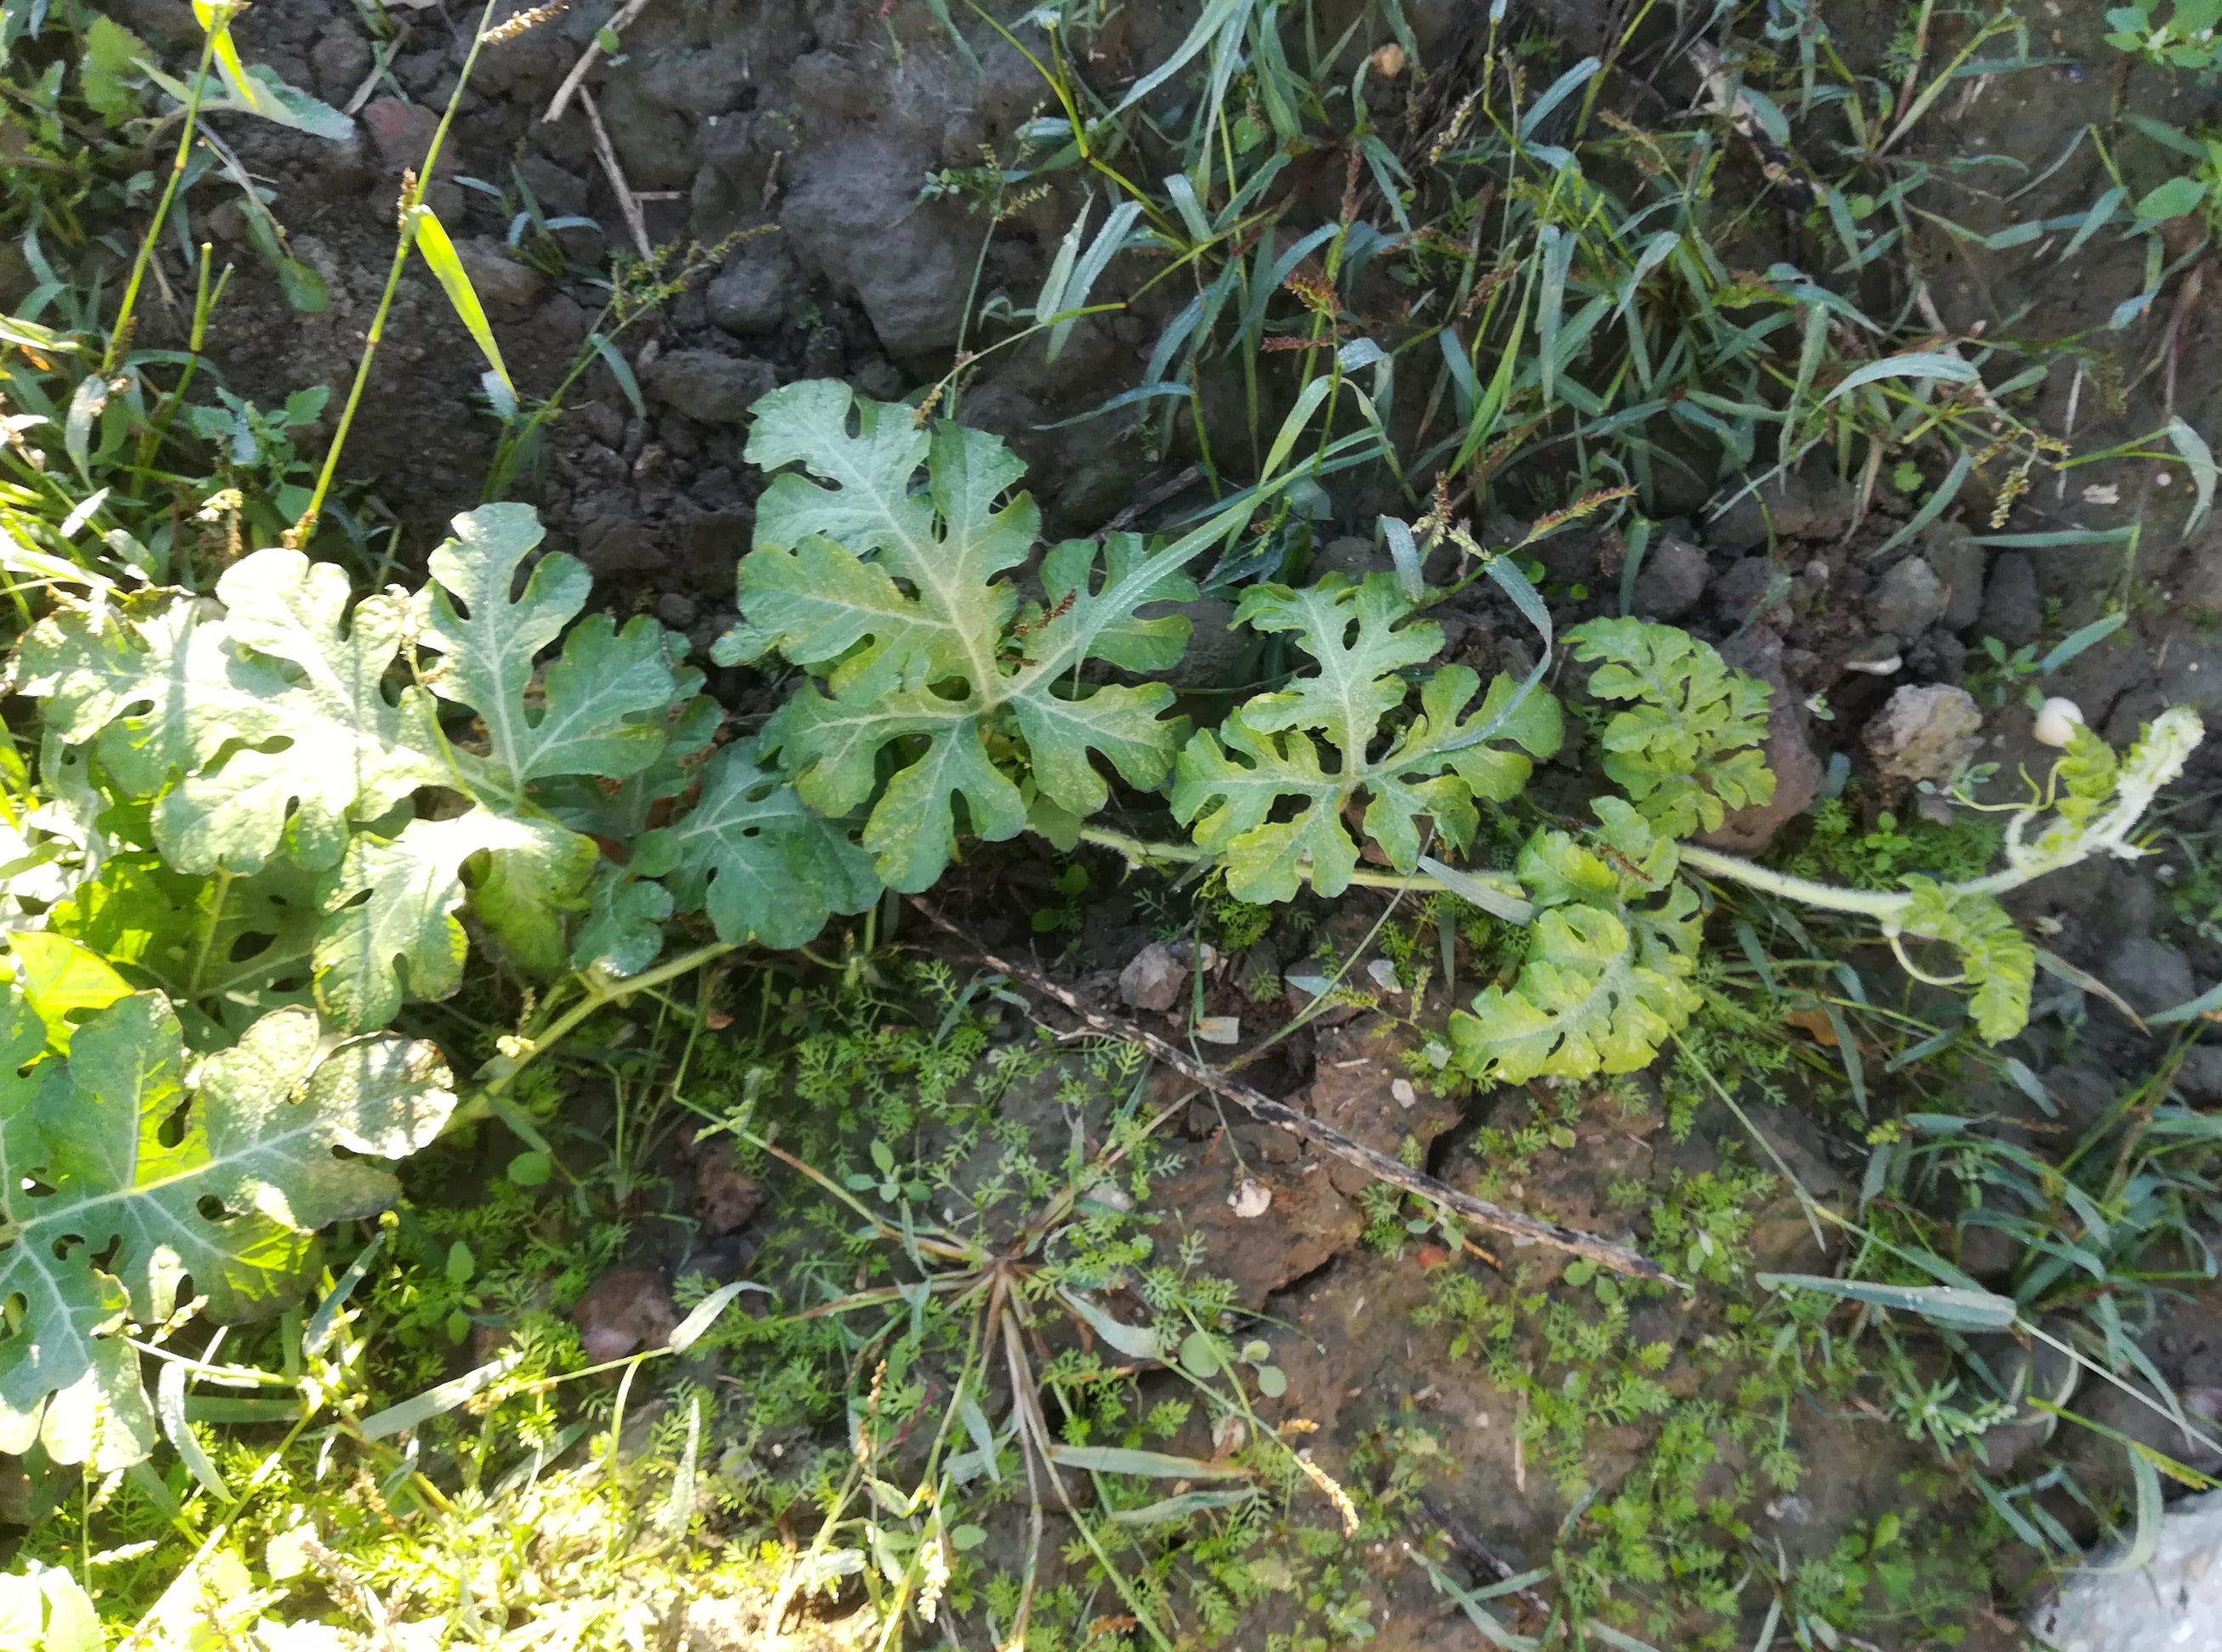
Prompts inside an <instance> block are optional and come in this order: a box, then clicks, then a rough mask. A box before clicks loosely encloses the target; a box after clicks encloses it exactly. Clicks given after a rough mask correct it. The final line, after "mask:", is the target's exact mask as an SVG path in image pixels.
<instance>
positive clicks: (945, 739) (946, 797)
mask: <svg viewBox="0 0 2222 1652" xmlns="http://www.w3.org/2000/svg"><path fill="white" fill-rule="evenodd" d="M852 418H853V420H854V424H855V428H854V430H851V420H852ZM912 421H913V413H912V410H911V409H909V408H907V407H894V406H887V405H882V404H879V403H876V402H870V401H860V400H857V399H854V398H853V397H852V396H851V393H850V391H849V390H848V389H847V387H846V386H842V385H840V384H838V383H830V382H825V381H809V382H806V383H802V384H797V385H791V386H788V387H787V388H785V389H783V390H779V391H775V392H774V393H772V394H771V395H769V396H767V397H765V398H764V399H763V400H762V401H760V402H758V403H757V404H756V426H755V429H754V430H753V431H752V433H751V435H750V439H749V446H748V456H749V458H750V460H752V461H753V462H756V463H757V464H760V465H763V466H765V467H767V468H773V467H777V466H781V465H788V464H797V463H799V464H800V465H801V466H802V467H803V468H804V470H806V471H807V473H808V474H807V475H805V474H794V473H790V474H787V475H783V476H781V477H779V478H778V479H776V480H775V481H774V482H773V483H772V485H771V486H770V487H769V488H767V489H766V490H765V492H764V494H763V499H762V500H760V501H759V503H758V506H757V511H756V548H755V549H754V550H751V551H750V554H749V555H748V556H746V557H744V559H743V560H742V562H741V568H740V579H739V606H740V611H741V620H742V624H741V625H740V627H739V628H738V630H737V631H735V632H734V633H733V634H731V635H730V636H729V637H728V638H726V639H725V641H724V642H722V643H721V644H719V648H718V650H716V657H718V658H719V659H720V660H725V661H731V660H733V659H736V658H738V657H742V656H745V655H752V654H753V653H755V652H757V651H761V650H763V649H765V648H768V647H772V646H776V647H777V648H778V649H779V650H780V651H781V653H783V654H784V655H785V656H787V657H788V659H789V660H790V661H792V662H793V663H795V664H797V665H800V666H802V667H804V668H805V669H807V670H808V671H809V672H810V673H811V674H812V675H813V676H814V677H816V678H818V679H819V680H820V681H821V682H822V683H823V687H822V688H820V687H819V686H818V684H817V683H807V684H805V685H804V686H803V687H802V688H801V689H800V691H798V693H797V694H796V695H795V697H794V700H792V701H790V703H789V705H788V708H787V709H786V711H785V712H784V713H783V714H782V716H781V736H780V739H781V752H782V758H783V760H784V762H785V763H786V765H787V767H788V769H789V770H790V771H791V772H792V774H793V776H794V793H795V795H797V796H798V797H800V800H801V801H802V803H803V804H804V805H806V806H807V807H809V808H810V809H812V810H814V811H816V812H817V813H819V814H821V815H824V816H826V817H828V818H829V819H839V818H843V817H845V816H848V815H850V814H851V813H858V812H863V813H864V814H865V815H866V819H865V822H864V830H863V847H864V849H865V850H866V851H868V852H869V854H870V855H871V857H872V858H873V860H874V863H875V864H876V870H877V873H878V876H879V877H880V878H881V880H882V881H883V882H884V883H887V884H888V885H891V886H892V887H894V888H895V889H906V890H918V889H926V888H927V887H929V886H930V885H931V884H932V883H933V881H934V880H935V879H936V878H937V877H938V876H940V875H941V871H942V869H943V868H944V867H945V866H946V865H947V864H948V863H949V858H950V857H951V854H952V853H953V852H954V851H955V846H956V841H957V830H958V820H957V808H956V806H957V802H958V801H959V800H961V801H962V802H963V809H964V825H965V827H966V828H967V829H968V830H970V832H974V833H976V834H977V835H978V836H980V837H982V838H988V839H1001V838H1009V837H1014V836H1015V835H1017V833H1019V832H1021V831H1023V830H1025V828H1026V820H1027V804H1026V798H1025V796H1024V795H1022V793H1021V790H1020V786H1019V784H1018V783H1017V780H1016V779H1015V777H1014V775H1015V771H1016V770H1017V769H1019V767H1020V763H1021V761H1022V760H1023V761H1024V762H1025V763H1028V764H1030V765H1031V774H1032V779H1033V783H1034V785H1035V786H1036V788H1039V792H1040V794H1041V795H1043V796H1045V797H1046V798H1048V799H1049V801H1051V803H1053V804H1055V805H1056V806H1057V807H1059V808H1061V809H1064V810H1065V811H1067V812H1069V813H1073V814H1078V815H1087V814H1090V813H1095V811H1096V810H1097V809H1100V808H1101V807H1102V806H1103V804H1104V802H1105V801H1106V800H1107V798H1108V790H1109V788H1108V782H1107V781H1106V779H1105V776H1104V774H1103V769H1102V765H1105V764H1108V766H1109V768H1110V769H1113V770H1114V771H1116V772H1117V773H1118V774H1119V775H1120V776H1121V777H1122V778H1123V779H1125V780H1126V781H1127V782H1128V783H1130V784H1132V785H1135V786H1139V787H1143V788H1155V787H1157V786H1158V785H1160V784H1162V783H1163V782H1164V778H1165V776H1166V775H1167V773H1168V772H1169V771H1170V770H1171V767H1172V759H1173V754H1174V743H1175V738H1176V734H1177V725H1176V724H1175V723H1173V722H1172V721H1171V720H1170V719H1167V718H1166V717H1165V716H1164V713H1165V711H1166V710H1167V709H1168V708H1169V707H1171V704H1172V691H1171V689H1170V688H1165V687H1164V685H1162V684H1156V683H1152V684H1148V685H1145V686H1131V685H1126V684H1118V683H1110V684H1098V685H1092V686H1091V685H1090V684H1089V683H1087V682H1085V681H1084V680H1083V675H1082V673H1081V670H1080V668H1081V667H1083V665H1085V664H1086V663H1088V662H1089V661H1090V660H1102V661H1105V662H1107V663H1112V664H1114V665H1128V666H1130V667H1133V669H1162V667H1163V666H1164V664H1168V663H1171V660H1172V659H1174V658H1176V657H1177V653H1176V652H1175V651H1174V647H1173V645H1174V644H1175V643H1176V642H1177V641H1179V640H1182V639H1184V638H1185V637H1186V634H1187V631H1186V628H1187V621H1186V620H1185V619H1180V618H1178V617H1177V616H1176V617H1172V618H1169V619H1156V620H1144V619H1140V618H1139V616H1138V614H1137V612H1136V611H1137V610H1138V609H1139V608H1141V607H1143V606H1146V605H1147V604H1149V603H1152V602H1158V601H1164V600H1183V599H1185V598H1188V597H1191V596H1193V595H1194V594H1195V587H1194V586H1193V585H1192V584H1191V583H1190V582H1189V580H1188V578H1187V576H1186V575H1184V574H1183V572H1182V571H1181V568H1182V565H1183V563H1184V562H1185V561H1186V560H1187V556H1188V555H1189V554H1191V553H1189V552H1182V553H1179V554H1174V553H1171V552H1160V551H1145V550H1143V549H1142V548H1141V546H1140V543H1139V541H1137V540H1134V539H1133V537H1131V536H1128V537H1114V542H1113V543H1112V544H1111V545H1110V546H1108V547H1107V548H1106V549H1105V550H1103V551H1102V552H1101V553H1098V552H1097V550H1095V547H1093V546H1092V545H1089V544H1088V543H1084V542H1076V543H1074V544H1070V545H1065V546H1060V547H1058V548H1057V549H1055V550H1051V552H1050V553H1049V555H1048V557H1047V559H1046V561H1045V581H1046V583H1048V584H1049V585H1050V586H1051V587H1052V591H1051V595H1052V601H1051V606H1049V607H1048V608H1047V609H1046V610H1044V609H1041V608H1039V607H1036V608H1031V609H1027V610H1026V611H1024V612H1022V611H1021V605H1020V595H1019V592H1018V590H1017V588H1016V587H1015V586H1014V584H1013V583H1012V582H1011V581H1009V580H1008V579H1006V578H1003V577H1001V576H1003V575H1007V574H1009V573H1010V572H1011V571H1012V570H1013V569H1014V568H1018V567H1019V566H1020V564H1021V563H1022V562H1025V560H1026V557H1027V556H1029V555H1030V554H1031V552H1032V550H1033V544H1034V540H1035V536H1036V533H1037V531H1038V529H1039V512H1037V511H1036V509H1035V507H1034V505H1033V501H1032V500H1031V499H1029V498H1027V497H1026V495H1025V494H1023V493H1019V494H1015V495H1013V494H1011V493H1010V490H1011V489H1012V487H1014V486H1015V485H1016V483H1017V482H1018V481H1019V479H1020V476H1021V474H1023V467H1021V466H1020V463H1019V462H1018V461H1017V460H1016V459H1014V457H1013V456H1012V455H1011V454H1010V452H1009V450H1008V449H1006V448H1005V447H1004V445H1003V444H1002V443H1001V442H1000V441H998V440H997V439H996V438H995V437H991V436H988V435H986V434H983V433H982V432H981V431H977V430H966V429H964V428H963V427H962V426H960V425H957V424H949V423H943V424H937V425H935V426H934V427H933V428H932V430H931V431H920V430H917V429H916V428H915V426H914V425H913V422H912ZM921 463H922V464H924V466H925V467H926V476H925V483H926V485H925V486H924V487H922V488H921V487H915V486H914V483H915V481H917V473H918V469H919V467H920V464H921ZM759 801H761V800H759ZM750 864H754V863H753V862H752V861H751V862H750ZM682 904H683V901H682ZM734 915H735V917H736V920H738V914H734ZM750 927H751V928H753V927H755V925H754V923H753V921H751V922H750ZM759 933H762V932H759Z"/></svg>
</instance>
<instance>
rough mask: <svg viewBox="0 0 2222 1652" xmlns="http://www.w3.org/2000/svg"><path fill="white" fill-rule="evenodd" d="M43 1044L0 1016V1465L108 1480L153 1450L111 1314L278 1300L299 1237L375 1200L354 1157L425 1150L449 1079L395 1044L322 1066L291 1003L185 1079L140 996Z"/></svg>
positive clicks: (412, 1047)
mask: <svg viewBox="0 0 2222 1652" xmlns="http://www.w3.org/2000/svg"><path fill="white" fill-rule="evenodd" d="M46 1041H47V1029H46V1028H45V1027H43V1026H41V1023H40V1021H39V1020H38V1018H37V1017H36V1016H35V1015H33V1014H31V1013H30V1011H29V1009H28V1008H27V1007H26V1006H25V1004H24V1003H23V1001H22V999H21V997H20V996H16V995H15V994H13V993H10V994H9V996H8V997H7V998H6V999H5V1000H4V1001H0V1161H4V1162H0V1212H4V1215H5V1216H6V1219H7V1223H8V1227H7V1234H6V1242H5V1246H4V1248H0V1295H5V1296H6V1297H9V1298H11V1299H14V1300H16V1301H18V1302H19V1303H21V1307H22V1313H21V1316H20V1318H13V1317H11V1320H10V1322H9V1324H10V1327H11V1329H9V1331H8V1332H7V1334H6V1335H4V1336H0V1448H8V1449H21V1448H22V1445H23V1444H27V1443H28V1441H29V1440H30V1439H32V1438H40V1439H42V1440H43V1442H44V1443H45V1445H46V1448H47V1451H48V1452H49V1453H50V1454H53V1456H54V1457H55V1459H56V1460H59V1461H62V1462H78V1461H87V1460H90V1461H92V1462H95V1463H97V1464H105V1465H108V1466H110V1467H121V1466H122V1464H123V1463H125V1462H128V1461H130V1460H135V1458H136V1457H143V1456H144V1455H145V1454H146V1453H147V1451H148V1448H150V1447H151V1444H152V1442H153V1437H154V1429H153V1425H152V1424H153V1419H152V1416H151V1413H150V1410H149V1408H148V1405H147V1403H146V1399H145V1397H144V1395H143V1393H142V1392H141V1391H140V1388H139V1379H138V1362H137V1360H136V1359H135V1357H132V1356H131V1351H130V1348H129V1344H127V1343H125V1342H123V1341H122V1340H121V1338H120V1336H118V1335H117V1331H118V1329H119V1327H120V1325H121V1323H122V1321H123V1320H124V1319H125V1317H126V1316H129V1318H131V1319H133V1320H135V1321H136V1322H139V1323H141V1324H153V1323H158V1322H160V1320H161V1318H163V1317H164V1316H166V1315H167V1314H168V1313H169V1312H170V1311H171V1309H172V1306H173V1303H174V1302H175V1301H176V1299H177V1297H178V1293H179V1290H180V1288H181V1287H182V1286H183V1285H184V1283H185V1281H187V1280H189V1281H190V1288H191V1291H192V1292H193V1293H195V1294H198V1295H204V1296H206V1297H208V1310H209V1312H210V1314H211V1315H212V1316H214V1317H216V1318H217V1319H219V1320H234V1319H238V1318H242V1317H244V1316H249V1315H252V1314H254V1313H256V1312H260V1311H265V1310H268V1309H270V1308H272V1307H273V1306H275V1305H278V1304H279V1303H283V1302H284V1301H286V1299H287V1298H288V1297H292V1296H293V1295H295V1294H296V1293H298V1291H299V1290H300V1288H301V1287H302V1286H303V1285H305V1284H306V1283H307V1279H306V1275H305V1264H306V1262H307V1261H308V1259H309V1256H310V1240H309V1235H310V1234H312V1233H313V1232H314V1231H315V1230H316V1229H317V1228H321V1227H323V1226H325V1225H326V1224H328V1223H330V1222H337V1221H341V1220H343V1219H347V1218H353V1217H361V1216H367V1215H372V1214H373V1213H374V1212H376V1211H377V1210H379V1209H382V1208H384V1207H385V1206H386V1204H388V1203H391V1201H392V1197H393V1194H394V1192H395V1184H394V1181H393V1178H392V1177H391V1176H390V1175H388V1174H387V1173H386V1171H384V1170H383V1169H381V1168H379V1167H378V1166H377V1165H374V1164H373V1163H372V1162H371V1161H372V1160H373V1159H398V1158H399V1157H401V1156H403V1155H405V1154H406V1153H413V1152H415V1151H417V1149H418V1148H420V1147H422V1146H424V1145H425V1144H426V1143H428V1142H430V1140H432V1138H433V1137H434V1136H435V1135H436V1134H438V1133H439V1130H440V1128H441V1127H442V1126H443V1124H445V1122H446V1121H447V1119H448V1116H449V1113H450V1112H451V1111H452V1110H453V1108H454V1105H455V1096H454V1095H453V1093H452V1091H451V1089H450V1085H451V1083H452V1080H451V1079H450V1077H449V1074H448V1071H447V1070H446V1068H445V1067H444V1066H443V1065H442V1064H441V1062H440V1058H439V1054H438V1052H436V1051H435V1050H434V1049H433V1048H432V1047H431V1046H430V1045H425V1044H412V1043H411V1042H409V1041H407V1040H403V1039H399V1038H395V1037H391V1036H380V1037H377V1038H372V1039H364V1040H356V1041H355V1042H352V1043H348V1044H342V1045H341V1046H338V1047H337V1048H336V1049H333V1050H330V1052H326V1051H325V1049H324V1044H325V1040H324V1034H323V1030H322V1028H321V1027H319V1026H318V1024H317V1017H316V1015H315V1014H314V1013H313V1012H311V1011H309V1010H305V1009H298V1008H295V1009H281V1010H279V1011H276V1012H274V1013H273V1014H268V1015H266V1016H264V1017H263V1018H262V1019H261V1020H260V1021H257V1022H255V1023H254V1026H253V1027H250V1028H248V1032H247V1033H246V1035H245V1036H244V1037H243V1038H242V1040H240V1042H239V1043H238V1044H237V1045H236V1046H234V1047H233V1048H231V1049H229V1050H224V1051H221V1052H217V1054H215V1055H211V1056H210V1057H208V1058H205V1059H204V1061H202V1062H201V1063H200V1064H199V1065H198V1068H197V1069H193V1068H189V1067H188V1065H187V1062H186V1058H185V1046H184V1042H183V1040H182V1037H181V1035H180V1030H179V1025H178V1021H177V1018H176V1016H175V1015H174V1014H172V1012H171V1009H170V1006H169V1003H168V1002H167V1001H166V999H165V998H164V997H163V996H161V995H160V994H159V993H153V992H145V993H135V994H131V995H129V996H124V997H122V998H119V999H117V1000H116V1001H115V1002H112V1003H111V1004H110V1005H109V1006H107V1007H106V1008H104V1009H101V1010H99V1011H98V1012H97V1013H96V1014H93V1015H91V1017H90V1018H89V1019H87V1020H85V1021H84V1022H83V1024H82V1025H80V1026H79V1027H78V1028H77V1029H76V1032H75V1035H74V1037H73V1039H72V1044H71V1049H70V1054H69V1057H68V1058H67V1060H66V1062H65V1061H63V1060H62V1059H60V1058H58V1057H51V1056H50V1057H47V1058H44V1059H41V1058H39V1055H38V1052H39V1050H40V1049H41V1046H44V1044H45V1043H46ZM343 1155H344V1156H343ZM96 1259H98V1261H97V1262H96ZM119 1459H120V1460H119Z"/></svg>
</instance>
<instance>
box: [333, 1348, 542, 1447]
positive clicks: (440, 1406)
mask: <svg viewBox="0 0 2222 1652" xmlns="http://www.w3.org/2000/svg"><path fill="white" fill-rule="evenodd" d="M523 1360H524V1351H523V1350H522V1349H518V1348H512V1350H511V1351H510V1352H509V1353H507V1354H503V1355H502V1356H501V1357H500V1358H499V1360H487V1361H486V1364H484V1365H482V1366H479V1367H478V1368H477V1369H476V1370H474V1371H466V1372H463V1374H462V1375H461V1376H460V1377H451V1378H449V1379H448V1380H447V1381H446V1382H443V1383H440V1384H437V1385H435V1386H433V1387H430V1388H428V1389H426V1390H425V1391H424V1392H423V1393H421V1394H419V1395H417V1397H416V1398H414V1399H405V1400H403V1401H402V1402H401V1403H400V1404H399V1405H389V1406H387V1407H386V1409H385V1410H382V1411H375V1412H373V1413H372V1414H371V1415H370V1416H367V1417H365V1418H363V1420H362V1421H361V1423H359V1424H358V1425H357V1426H356V1432H357V1433H359V1434H361V1435H362V1437H363V1438H364V1439H366V1440H383V1439H384V1438H386V1435H390V1434H399V1433H401V1432H402V1431H403V1430H404V1429H413V1428H415V1427H416V1426H417V1424H418V1423H426V1422H430V1420H431V1419H432V1418H434V1417H436V1416H444V1415H446V1414H447V1413H448V1412H449V1411H452V1410H455V1407H457V1406H458V1405H461V1404H462V1403H463V1402H464V1401H465V1400H467V1399H469V1398H472V1397H473V1396H474V1395H476V1394H481V1393H484V1392H485V1391H486V1390H487V1389H489V1388H491V1387H493V1385H494V1384H496V1383H498V1382H499V1381H500V1380H501V1379H503V1378H504V1377H506V1376H507V1375H508V1374H509V1373H510V1372H512V1371H514V1370H516V1369H517V1367H518V1365H519V1364H520V1363H521V1362H522V1361H523Z"/></svg>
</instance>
